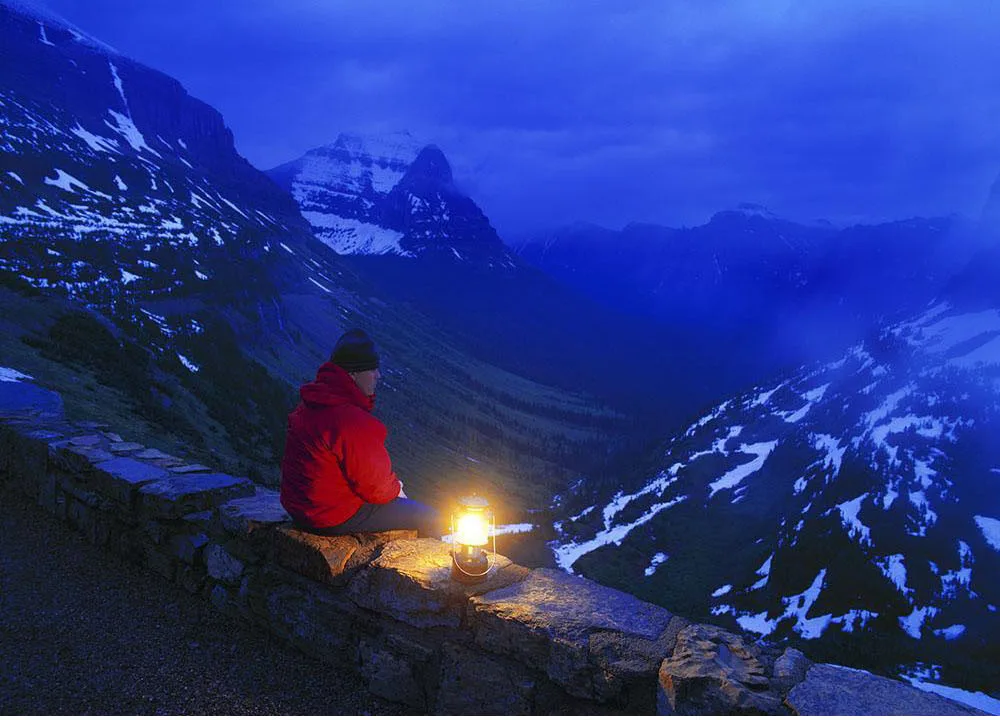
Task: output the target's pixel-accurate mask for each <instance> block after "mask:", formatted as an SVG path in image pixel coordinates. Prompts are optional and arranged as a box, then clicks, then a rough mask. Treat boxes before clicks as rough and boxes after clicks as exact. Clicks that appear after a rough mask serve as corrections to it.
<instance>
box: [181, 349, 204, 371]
mask: <svg viewBox="0 0 1000 720" xmlns="http://www.w3.org/2000/svg"><path fill="white" fill-rule="evenodd" d="M177 358H178V359H179V360H180V361H181V364H182V365H184V367H186V368H187V369H188V370H190V371H191V372H195V373H196V372H198V371H199V370H201V368H200V367H198V366H197V365H195V364H194V363H193V362H191V361H190V360H188V359H187V358H186V357H185V356H184V355H181V354H180V353H177Z"/></svg>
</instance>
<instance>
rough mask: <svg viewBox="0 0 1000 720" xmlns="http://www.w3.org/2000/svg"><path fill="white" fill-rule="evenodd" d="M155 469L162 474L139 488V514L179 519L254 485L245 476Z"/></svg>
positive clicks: (246, 492)
mask: <svg viewBox="0 0 1000 720" xmlns="http://www.w3.org/2000/svg"><path fill="white" fill-rule="evenodd" d="M121 459H125V458H121ZM157 469H158V470H159V471H160V472H161V473H163V475H162V476H161V477H160V478H158V479H157V480H156V481H155V482H152V483H149V484H148V485H143V486H142V487H141V488H139V491H138V496H137V502H138V511H139V515H140V517H144V518H160V519H171V520H173V519H179V518H182V517H184V516H185V515H188V514H190V513H195V512H199V511H202V510H209V509H212V508H215V507H217V506H218V505H219V504H221V503H224V502H226V501H228V500H232V499H234V498H238V497H245V496H247V495H250V494H251V493H253V488H254V485H253V483H251V482H250V481H249V480H248V479H246V478H238V477H234V476H233V475H226V474H225V473H205V474H195V475H173V474H171V473H169V472H167V471H166V470H163V469H162V468H157Z"/></svg>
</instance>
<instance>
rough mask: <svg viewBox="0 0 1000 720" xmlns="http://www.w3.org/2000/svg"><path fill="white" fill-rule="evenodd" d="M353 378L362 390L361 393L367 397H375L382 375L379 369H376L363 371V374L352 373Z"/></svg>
mask: <svg viewBox="0 0 1000 720" xmlns="http://www.w3.org/2000/svg"><path fill="white" fill-rule="evenodd" d="M351 377H352V378H354V382H356V383H357V385H358V387H359V388H361V392H363V393H364V394H365V395H374V394H375V386H376V385H378V380H379V378H380V377H382V373H380V372H379V371H378V368H375V369H374V370H362V371H361V372H354V373H351Z"/></svg>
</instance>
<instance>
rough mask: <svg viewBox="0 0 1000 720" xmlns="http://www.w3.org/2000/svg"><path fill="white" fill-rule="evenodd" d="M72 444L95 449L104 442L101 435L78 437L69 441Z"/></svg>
mask: <svg viewBox="0 0 1000 720" xmlns="http://www.w3.org/2000/svg"><path fill="white" fill-rule="evenodd" d="M69 441H70V443H71V444H73V445H78V446H86V447H94V446H95V445H100V444H101V443H102V442H104V438H103V437H101V436H100V435H77V436H76V437H72V438H70V439H69Z"/></svg>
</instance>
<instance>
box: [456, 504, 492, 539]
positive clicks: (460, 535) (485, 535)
mask: <svg viewBox="0 0 1000 720" xmlns="http://www.w3.org/2000/svg"><path fill="white" fill-rule="evenodd" d="M455 542H457V543H458V544H459V545H474V546H477V547H482V546H483V545H485V544H486V543H487V542H489V525H488V524H487V522H486V516H485V515H483V514H482V513H479V512H469V513H466V514H465V515H461V516H459V518H458V527H457V528H456V531H455Z"/></svg>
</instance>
